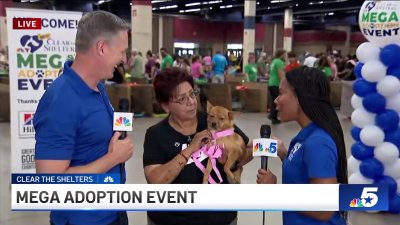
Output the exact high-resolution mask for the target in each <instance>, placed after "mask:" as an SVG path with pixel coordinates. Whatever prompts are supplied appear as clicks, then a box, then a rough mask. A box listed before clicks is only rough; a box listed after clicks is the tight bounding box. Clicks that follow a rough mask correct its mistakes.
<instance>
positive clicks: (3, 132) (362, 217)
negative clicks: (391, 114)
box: [0, 113, 400, 225]
mask: <svg viewBox="0 0 400 225" xmlns="http://www.w3.org/2000/svg"><path fill="white" fill-rule="evenodd" d="M339 117H340V119H341V123H342V126H343V130H344V134H345V141H346V148H347V154H348V156H349V155H350V147H351V144H352V139H351V136H350V128H351V126H352V125H351V122H350V121H349V120H348V119H347V118H344V117H342V116H340V115H339ZM159 120H160V119H159V118H141V119H136V120H135V121H134V123H133V127H134V131H133V132H132V133H131V134H130V135H131V137H132V138H133V140H134V145H135V155H134V157H133V158H132V159H130V160H129V162H127V163H126V169H127V173H128V177H127V183H145V182H146V181H145V178H144V175H143V168H142V156H143V148H142V146H143V141H144V134H145V131H146V129H147V128H148V127H149V126H151V125H153V124H155V123H156V122H157V121H159ZM262 123H269V121H268V120H267V119H266V115H265V114H261V113H243V114H241V115H240V116H239V117H238V118H237V119H236V124H237V125H238V126H239V127H240V128H241V129H242V130H243V131H244V132H245V133H246V134H247V135H248V136H249V137H250V138H251V139H252V138H258V137H259V130H260V125H261V124H262ZM299 129H300V128H299V127H298V126H297V124H295V123H283V124H279V125H276V126H273V128H272V132H273V135H275V136H277V137H279V138H281V139H282V140H284V141H285V143H286V145H288V143H289V140H290V139H291V138H292V137H293V136H294V135H296V134H297V132H298V131H299ZM10 167H11V166H10V124H9V123H0V176H1V178H0V182H1V184H0V199H1V202H0V225H28V224H29V225H46V224H49V223H48V220H49V219H48V215H49V213H48V212H11V211H10V202H11V201H10V180H11V178H10ZM259 167H260V160H259V159H254V160H253V161H252V162H250V163H249V164H248V165H246V166H245V168H244V172H243V174H242V182H243V183H255V179H256V173H257V169H258V168H259ZM269 168H270V169H271V170H272V171H273V172H274V173H275V174H276V175H277V176H278V177H280V176H281V163H280V161H279V160H278V159H276V160H270V162H269ZM279 182H280V181H279ZM128 216H129V221H130V224H134V225H145V224H146V213H145V212H129V213H128ZM349 217H350V221H349V222H350V223H349V224H351V225H399V224H400V215H392V214H387V213H378V214H370V213H363V212H357V213H350V216H349ZM238 224H239V225H255V224H262V212H239V221H238ZM266 224H269V225H272V224H273V225H279V224H282V216H281V212H267V213H266Z"/></svg>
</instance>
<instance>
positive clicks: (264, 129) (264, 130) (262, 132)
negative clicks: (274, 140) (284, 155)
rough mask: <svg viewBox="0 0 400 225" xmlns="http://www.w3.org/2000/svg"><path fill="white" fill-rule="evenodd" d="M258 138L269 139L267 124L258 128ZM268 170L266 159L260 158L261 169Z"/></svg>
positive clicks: (269, 130)
mask: <svg viewBox="0 0 400 225" xmlns="http://www.w3.org/2000/svg"><path fill="white" fill-rule="evenodd" d="M260 136H261V138H270V137H271V126H269V125H267V124H263V125H261V127H260ZM267 168H268V157H267V156H261V169H264V170H266V169H267Z"/></svg>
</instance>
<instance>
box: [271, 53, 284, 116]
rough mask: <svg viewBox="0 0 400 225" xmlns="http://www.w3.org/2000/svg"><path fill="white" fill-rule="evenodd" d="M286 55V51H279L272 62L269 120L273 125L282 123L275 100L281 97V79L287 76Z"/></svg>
mask: <svg viewBox="0 0 400 225" xmlns="http://www.w3.org/2000/svg"><path fill="white" fill-rule="evenodd" d="M285 54H286V51H285V50H283V49H277V50H276V51H275V54H274V58H273V60H272V62H271V69H270V76H269V80H268V90H269V93H270V95H271V101H272V105H271V106H272V108H271V113H270V114H269V116H268V119H270V120H271V123H272V124H278V123H280V121H279V120H278V111H277V110H276V105H275V99H276V98H277V97H278V95H279V83H280V82H281V79H282V78H283V77H284V76H285V61H284V60H285Z"/></svg>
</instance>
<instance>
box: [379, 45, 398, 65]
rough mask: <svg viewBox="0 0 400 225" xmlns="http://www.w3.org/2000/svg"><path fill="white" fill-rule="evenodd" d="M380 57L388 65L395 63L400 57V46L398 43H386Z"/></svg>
mask: <svg viewBox="0 0 400 225" xmlns="http://www.w3.org/2000/svg"><path fill="white" fill-rule="evenodd" d="M379 58H380V59H381V61H382V63H383V64H385V65H386V66H393V65H395V64H396V63H397V62H398V60H399V58H400V46H398V45H396V44H390V45H386V46H385V47H384V48H383V49H382V50H381V52H380V54H379Z"/></svg>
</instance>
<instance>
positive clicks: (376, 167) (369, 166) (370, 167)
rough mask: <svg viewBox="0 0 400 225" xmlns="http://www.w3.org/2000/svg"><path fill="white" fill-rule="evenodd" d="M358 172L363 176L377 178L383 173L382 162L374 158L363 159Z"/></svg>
mask: <svg viewBox="0 0 400 225" xmlns="http://www.w3.org/2000/svg"><path fill="white" fill-rule="evenodd" d="M360 172H361V174H362V175H364V177H367V178H371V179H379V178H380V177H381V176H382V174H383V164H382V163H381V162H379V161H378V160H377V159H375V158H369V159H364V160H363V161H362V162H361V164H360Z"/></svg>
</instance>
